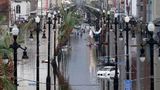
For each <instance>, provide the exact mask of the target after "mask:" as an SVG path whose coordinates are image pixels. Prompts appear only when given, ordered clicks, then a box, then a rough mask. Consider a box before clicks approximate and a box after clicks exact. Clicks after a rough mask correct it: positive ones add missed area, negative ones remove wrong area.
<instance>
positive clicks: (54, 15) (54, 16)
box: [52, 11, 57, 90]
mask: <svg viewBox="0 0 160 90" xmlns="http://www.w3.org/2000/svg"><path fill="white" fill-rule="evenodd" d="M56 14H57V13H56V11H54V13H53V20H54V23H53V30H54V47H53V48H54V57H53V62H52V63H53V72H54V76H53V78H54V90H56V69H57V68H56V66H55V65H56V21H57V17H56Z"/></svg>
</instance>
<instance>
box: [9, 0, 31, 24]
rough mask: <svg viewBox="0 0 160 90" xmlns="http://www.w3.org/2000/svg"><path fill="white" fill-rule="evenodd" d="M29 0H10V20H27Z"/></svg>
mask: <svg viewBox="0 0 160 90" xmlns="http://www.w3.org/2000/svg"><path fill="white" fill-rule="evenodd" d="M30 7H31V5H30V2H29V1H11V10H12V11H11V20H12V21H15V20H16V21H17V20H27V19H28V16H30V10H31V9H30Z"/></svg>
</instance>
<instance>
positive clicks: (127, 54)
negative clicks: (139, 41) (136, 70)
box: [124, 16, 130, 80]
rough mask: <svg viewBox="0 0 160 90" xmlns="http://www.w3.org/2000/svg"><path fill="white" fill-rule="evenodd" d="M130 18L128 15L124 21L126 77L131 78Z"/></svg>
mask: <svg viewBox="0 0 160 90" xmlns="http://www.w3.org/2000/svg"><path fill="white" fill-rule="evenodd" d="M129 20H130V18H129V17H128V16H126V17H125V18H124V21H125V23H126V79H127V80H129V45H128V44H129V35H128V34H129V27H128V23H129Z"/></svg>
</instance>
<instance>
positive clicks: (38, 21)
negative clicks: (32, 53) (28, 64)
mask: <svg viewBox="0 0 160 90" xmlns="http://www.w3.org/2000/svg"><path fill="white" fill-rule="evenodd" d="M35 22H36V24H37V29H36V36H37V45H36V47H37V52H36V53H37V55H36V59H37V62H36V69H37V70H36V71H37V73H36V76H37V77H36V90H39V32H40V18H39V16H37V17H36V18H35Z"/></svg>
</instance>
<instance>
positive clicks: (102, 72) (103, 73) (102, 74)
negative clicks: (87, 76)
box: [97, 66, 110, 79]
mask: <svg viewBox="0 0 160 90" xmlns="http://www.w3.org/2000/svg"><path fill="white" fill-rule="evenodd" d="M97 78H101V79H110V67H108V66H105V67H101V68H100V69H99V70H98V71H97Z"/></svg>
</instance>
